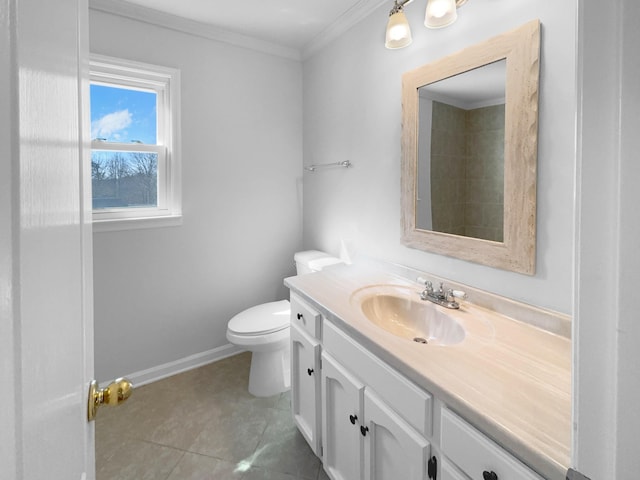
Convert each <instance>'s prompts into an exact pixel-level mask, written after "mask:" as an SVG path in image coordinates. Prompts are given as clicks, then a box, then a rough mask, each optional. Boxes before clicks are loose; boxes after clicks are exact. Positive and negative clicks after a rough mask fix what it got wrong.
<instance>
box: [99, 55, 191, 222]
mask: <svg viewBox="0 0 640 480" xmlns="http://www.w3.org/2000/svg"><path fill="white" fill-rule="evenodd" d="M89 69H90V75H89V77H90V82H91V83H92V84H100V85H106V86H120V87H124V88H129V89H143V90H153V91H155V92H156V94H157V116H156V118H157V122H158V123H157V139H156V143H157V145H145V144H137V143H116V142H103V141H96V140H93V139H92V142H91V150H92V151H94V150H97V151H124V152H153V153H156V154H157V155H158V197H157V206H155V207H143V208H142V207H141V208H137V207H136V208H132V207H127V208H105V209H99V210H93V231H94V232H96V231H113V230H128V229H133V228H150V227H163V226H172V225H179V224H181V223H182V196H181V165H180V148H179V146H180V71H179V70H177V69H175V68H169V67H161V66H157V65H150V64H146V63H141V62H134V61H132V60H123V59H120V58H114V57H107V56H104V55H96V54H91V57H90V61H89Z"/></svg>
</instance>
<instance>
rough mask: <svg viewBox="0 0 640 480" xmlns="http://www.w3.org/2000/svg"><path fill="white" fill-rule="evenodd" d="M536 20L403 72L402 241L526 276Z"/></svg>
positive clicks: (531, 216)
mask: <svg viewBox="0 0 640 480" xmlns="http://www.w3.org/2000/svg"><path fill="white" fill-rule="evenodd" d="M539 52H540V22H539V21H538V20H535V21H532V22H529V23H527V24H525V25H523V26H521V27H519V28H517V29H515V30H512V31H509V32H506V33H504V34H502V35H499V36H497V37H494V38H491V39H489V40H487V41H485V42H482V43H479V44H477V45H473V46H471V47H468V48H466V49H464V50H462V51H460V52H457V53H454V54H452V55H449V56H447V57H445V58H442V59H440V60H438V61H436V62H433V63H430V64H427V65H424V66H422V67H419V68H417V69H415V70H412V71H410V72H406V73H405V74H404V75H403V77H402V116H403V118H402V212H401V217H402V239H401V240H402V243H403V244H405V245H407V246H409V247H412V248H418V249H422V250H426V251H431V252H434V253H439V254H443V255H448V256H451V257H456V258H460V259H463V260H468V261H472V262H476V263H481V264H484V265H489V266H492V267H496V268H502V269H506V270H511V271H515V272H520V273H526V274H529V275H533V274H534V273H535V248H536V164H537V142H538V140H537V134H538V83H539Z"/></svg>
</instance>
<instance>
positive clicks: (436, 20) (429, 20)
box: [424, 0, 458, 28]
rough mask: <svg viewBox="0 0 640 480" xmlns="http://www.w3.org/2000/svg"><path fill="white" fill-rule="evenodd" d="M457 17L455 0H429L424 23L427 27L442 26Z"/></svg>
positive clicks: (449, 23)
mask: <svg viewBox="0 0 640 480" xmlns="http://www.w3.org/2000/svg"><path fill="white" fill-rule="evenodd" d="M457 19H458V12H457V9H456V0H429V1H428V2H427V10H426V13H425V18H424V24H425V26H426V27H428V28H442V27H446V26H448V25H451V24H452V23H453V22H455V21H456V20H457Z"/></svg>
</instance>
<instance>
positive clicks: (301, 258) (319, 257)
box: [293, 250, 342, 275]
mask: <svg viewBox="0 0 640 480" xmlns="http://www.w3.org/2000/svg"><path fill="white" fill-rule="evenodd" d="M293 259H294V261H295V262H296V272H297V273H298V275H304V274H305V273H312V272H318V271H320V270H322V269H323V268H324V267H327V266H329V265H335V264H337V263H342V261H341V260H340V259H339V258H336V257H332V256H331V255H329V254H328V253H325V252H321V251H319V250H305V251H304V252H297V253H296V254H295V255H294V256H293Z"/></svg>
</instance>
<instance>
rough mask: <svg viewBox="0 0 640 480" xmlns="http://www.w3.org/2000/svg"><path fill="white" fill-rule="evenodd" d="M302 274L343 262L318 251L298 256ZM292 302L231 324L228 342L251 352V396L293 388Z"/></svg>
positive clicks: (260, 308)
mask: <svg viewBox="0 0 640 480" xmlns="http://www.w3.org/2000/svg"><path fill="white" fill-rule="evenodd" d="M294 260H295V263H296V271H297V274H298V275H304V274H305V273H311V272H316V271H319V270H322V269H323V268H324V267H326V266H329V265H335V264H337V263H341V261H340V259H338V258H335V257H332V256H330V255H328V254H326V253H324V252H319V251H317V250H307V251H304V252H298V253H296V254H295V255H294ZM289 316H290V307H289V301H288V300H280V301H278V302H269V303H263V304H261V305H257V306H255V307H251V308H248V309H247V310H244V311H242V312H240V313H239V314H237V315H236V316H235V317H233V318H232V319H231V320H229V324H228V325H227V340H229V342H231V343H232V344H234V345H238V346H239V347H242V348H244V349H245V350H249V351H250V352H251V355H252V356H251V372H250V373H249V393H251V394H252V395H255V396H256V397H269V396H271V395H275V394H277V393H281V392H284V391H286V390H288V389H289V387H290V386H291V371H290V370H291V367H290V365H289V351H290V348H291V347H290V344H289Z"/></svg>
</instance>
